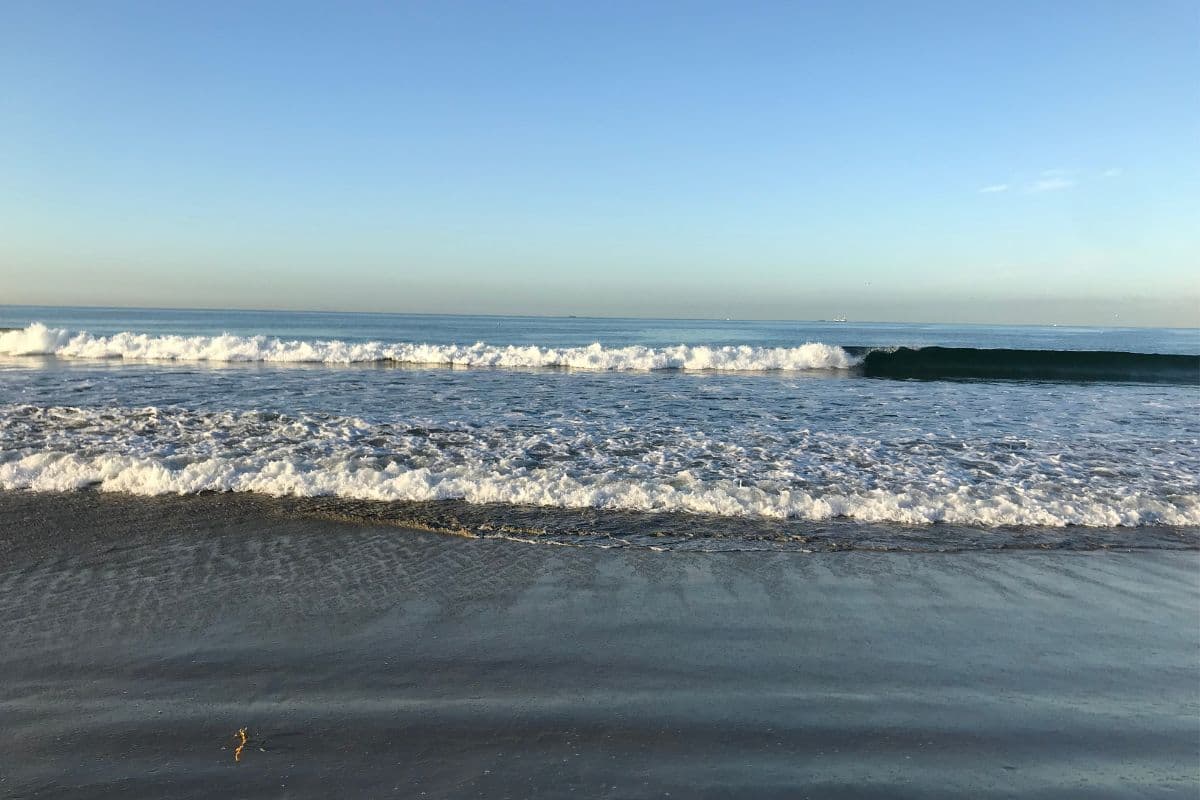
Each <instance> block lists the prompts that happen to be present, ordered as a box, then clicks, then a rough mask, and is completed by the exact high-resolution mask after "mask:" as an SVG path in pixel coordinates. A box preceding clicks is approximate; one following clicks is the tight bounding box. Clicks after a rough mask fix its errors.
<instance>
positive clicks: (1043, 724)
mask: <svg viewBox="0 0 1200 800" xmlns="http://www.w3.org/2000/svg"><path fill="white" fill-rule="evenodd" d="M0 721H2V723H0V797H6V798H10V797H11V798H26V797H55V798H60V797H62V798H83V797H107V796H113V795H118V794H119V795H121V796H125V797H167V796H169V797H197V798H199V797H204V798H208V797H214V796H226V797H330V796H350V797H368V796H370V797H381V796H396V797H421V796H427V797H565V796H580V797H621V798H624V797H666V796H671V797H677V798H678V797H734V796H738V797H754V798H761V797H813V798H818V797H833V798H838V797H893V798H895V797H900V798H903V797H963V796H973V797H985V798H986V797H1045V798H1063V797H1079V798H1083V797H1088V798H1092V797H1195V796H1196V795H1197V793H1198V792H1200V553H1197V552H1195V551H1141V552H1128V553H1123V552H1112V551H1109V552H1094V553H1059V552H1036V551H1035V552H1029V551H1026V552H977V553H952V554H930V553H904V554H886V553H860V552H859V553H856V552H851V553H817V554H801V553H785V552H771V553H716V554H712V553H710V554H702V553H686V552H674V553H656V552H652V551H648V550H597V549H579V548H567V547H553V546H545V545H526V544H519V543H513V542H503V541H485V540H472V539H463V538H457V537H452V536H445V535H439V534H433V533H427V532H421V531H413V530H406V529H403V528H398V527H394V526H382V525H381V526H365V525H356V524H349V523H344V522H336V521H328V520H319V519H311V518H302V517H297V516H295V515H288V514H284V513H282V512H281V511H280V509H279V504H277V503H273V502H272V501H270V500H268V499H265V498H255V497H246V496H236V497H235V496H201V497H189V498H168V499H153V500H149V499H138V498H130V497H122V496H116V495H101V494H93V493H80V494H70V495H31V494H22V493H8V494H5V493H0ZM242 727H245V728H247V729H248V734H249V741H248V743H247V745H246V747H245V749H244V751H243V752H242V758H241V761H240V762H235V760H234V745H235V739H234V733H235V732H236V731H237V730H238V729H239V728H242Z"/></svg>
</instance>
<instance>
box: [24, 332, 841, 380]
mask: <svg viewBox="0 0 1200 800" xmlns="http://www.w3.org/2000/svg"><path fill="white" fill-rule="evenodd" d="M0 355H13V356H27V355H51V356H55V357H57V358H73V359H99V358H121V359H128V360H138V361H217V362H255V361H262V362H280V363H323V364H355V363H369V362H391V363H396V364H431V365H446V366H458V367H503V368H537V367H559V368H569V369H577V370H591V371H609V372H623V371H648V370H664V369H678V370H720V371H730V372H762V371H779V370H788V371H802V370H815V369H820V370H829V369H848V368H850V367H852V366H854V364H855V363H856V359H854V358H853V357H852V356H850V355H849V354H848V353H847V352H846V351H845V350H843V349H842V348H840V347H836V346H834V345H828V344H821V343H817V342H809V343H807V344H802V345H800V346H798V347H752V346H749V345H736V346H723V347H709V346H704V345H676V346H673V347H661V348H655V347H643V346H640V345H635V346H629V347H604V346H603V345H601V344H599V343H594V344H591V345H588V346H586V347H541V346H538V345H490V344H486V343H484V342H477V343H475V344H473V345H455V344H449V345H447V344H422V343H411V342H394V343H390V344H389V343H384V342H346V341H341V340H338V339H330V340H321V341H311V342H310V341H300V340H284V339H278V338H274V337H267V336H234V335H231V334H222V335H220V336H175V335H160V336H155V335H151V334H146V333H130V332H125V333H117V334H114V335H112V336H96V335H93V334H91V333H88V332H86V331H81V332H77V333H73V332H71V331H67V330H64V329H62V328H50V327H47V326H46V325H43V324H42V323H40V322H35V323H33V324H32V325H30V326H28V327H27V328H23V329H20V330H13V331H7V332H5V333H0Z"/></svg>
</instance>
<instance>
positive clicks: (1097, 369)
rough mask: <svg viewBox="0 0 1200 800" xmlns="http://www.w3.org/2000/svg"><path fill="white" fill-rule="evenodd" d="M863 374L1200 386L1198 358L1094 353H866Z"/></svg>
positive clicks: (938, 350) (952, 350)
mask: <svg viewBox="0 0 1200 800" xmlns="http://www.w3.org/2000/svg"><path fill="white" fill-rule="evenodd" d="M858 366H859V369H860V370H861V372H862V374H863V375H866V376H867V377H871V378H918V379H944V378H985V379H1010V380H1051V381H1141V382H1146V383H1196V384H1200V356H1196V355H1167V354H1157V353H1123V352H1112V351H1095V350H1008V349H994V350H992V349H978V348H973V347H921V348H909V347H900V348H895V349H878V350H867V351H865V352H864V353H863V355H862V359H861V362H860V363H859V365H858Z"/></svg>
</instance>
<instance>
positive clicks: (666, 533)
mask: <svg viewBox="0 0 1200 800" xmlns="http://www.w3.org/2000/svg"><path fill="white" fill-rule="evenodd" d="M47 504H51V505H54V506H60V507H62V508H78V509H80V510H81V513H83V514H85V515H86V514H88V513H90V512H91V510H93V509H95V508H101V509H103V508H111V509H112V510H113V512H114V513H119V514H122V515H126V516H128V515H130V514H136V515H140V516H141V517H142V518H144V519H153V518H156V517H159V516H161V517H163V518H164V519H167V520H169V519H174V518H176V517H178V516H179V515H201V516H204V515H212V516H214V517H215V518H216V519H221V518H224V517H228V516H229V515H230V514H236V515H260V516H263V517H266V518H271V519H292V520H299V521H303V520H310V521H325V522H331V523H339V524H344V525H348V526H354V527H366V528H371V527H380V526H384V527H387V528H390V529H392V530H396V531H414V530H417V531H424V532H429V533H434V534H438V535H442V536H458V537H465V538H470V539H481V540H500V541H508V542H513V543H517V544H525V545H530V546H539V545H540V546H546V545H556V546H566V547H583V548H595V549H601V550H609V549H637V550H648V551H663V552H671V553H682V552H688V553H736V552H749V553H759V552H790V553H795V554H816V553H849V552H861V553H896V554H905V553H943V554H954V553H972V552H1022V551H1039V552H1040V551H1061V552H1094V551H1116V552H1143V551H1157V550H1168V551H1200V527H1195V526H1178V525H1157V526H1148V525H1143V526H1114V527H1099V526H1096V527H1093V526H1085V525H1066V526H1057V527H1052V526H1017V525H1006V526H994V527H980V526H971V525H961V524H955V523H942V522H937V523H925V524H901V523H890V522H861V521H858V520H851V519H844V518H834V519H830V520H821V521H813V520H802V519H789V520H778V519H772V518H763V517H719V516H712V515H706V514H693V513H688V512H675V511H666V512H659V511H624V510H609V509H596V508H563V507H552V506H524V505H513V504H507V503H472V502H468V501H466V500H433V501H393V500H358V499H354V498H347V497H338V496H328V495H316V496H304V497H296V496H282V497H280V496H275V495H268V494H261V493H258V492H244V491H224V492H220V491H202V492H195V493H190V494H174V493H167V494H158V495H140V494H131V493H127V492H111V491H106V490H101V489H94V488H89V489H81V490H76V491H65V492H59V491H31V490H27V489H15V490H5V489H0V513H7V514H9V515H13V514H22V513H23V514H26V515H33V516H36V515H38V514H39V513H40V509H43V508H44V507H45V506H46V505H47ZM4 547H5V544H4V543H3V542H2V541H0V554H2V553H3V548H4Z"/></svg>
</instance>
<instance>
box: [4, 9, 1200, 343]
mask: <svg viewBox="0 0 1200 800" xmlns="http://www.w3.org/2000/svg"><path fill="white" fill-rule="evenodd" d="M1197 41H1200V10H1198V9H1197V6H1196V5H1195V3H1194V2H1192V1H1191V0H1188V2H1147V3H1132V2H1111V3H1106V2H1100V1H1099V0H1095V1H1090V2H1078V3H1074V2H1054V3H1040V2H1039V3H1019V2H1005V3H999V2H995V3H961V2H946V3H924V2H874V3H871V2H867V3H845V2H829V3H800V2H796V3H748V2H736V3H734V2H725V3H703V2H689V3H667V2H650V3H647V2H637V3H619V2H614V3H574V2H545V3H523V2H516V3H456V2H425V3H411V4H405V3H378V4H376V3H338V4H334V3H321V4H308V3H302V2H287V3H251V2H235V3H224V2H206V3H161V2H145V3H123V2H117V1H116V0H106V1H105V2H70V3H60V2H52V1H42V2H36V3H25V2H21V3H17V2H12V3H0V234H2V235H0V302H11V303H87V304H116V305H155V306H208V307H214V306H215V307H226V306H228V307H255V308H266V307H269V308H279V307H282V308H328V309H345V310H359V309H361V310H393V311H438V312H455V311H461V312H469V313H474V312H483V313H486V312H495V313H535V314H536V313H542V314H568V313H578V314H617V315H623V314H632V315H662V316H713V317H725V316H735V317H767V318H799V319H805V318H818V317H828V316H831V315H833V314H837V313H844V314H847V315H849V316H851V317H852V318H855V319H877V320H929V321H997V322H1084V323H1106V322H1118V323H1125V324H1148V325H1160V324H1174V325H1197V324H1200V277H1197V276H1198V275H1200V269H1197V267H1198V266H1200V146H1198V144H1200V96H1198V93H1200V80H1198V78H1197V76H1200V47H1198V46H1197Z"/></svg>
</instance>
